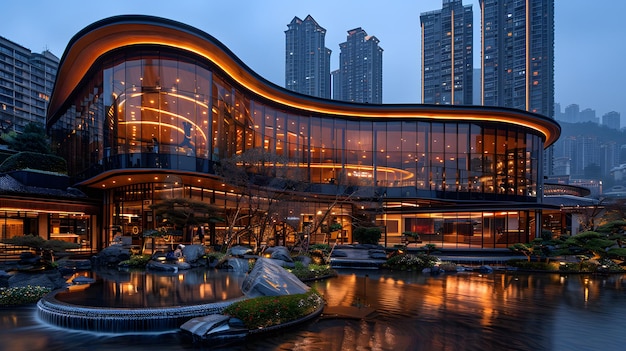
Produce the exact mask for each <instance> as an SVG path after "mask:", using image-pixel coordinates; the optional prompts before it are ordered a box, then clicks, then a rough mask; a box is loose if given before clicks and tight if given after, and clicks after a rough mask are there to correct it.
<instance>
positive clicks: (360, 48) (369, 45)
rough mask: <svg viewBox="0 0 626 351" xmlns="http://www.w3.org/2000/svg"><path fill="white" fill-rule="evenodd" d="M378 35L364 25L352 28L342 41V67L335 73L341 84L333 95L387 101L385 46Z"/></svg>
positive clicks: (338, 98)
mask: <svg viewBox="0 0 626 351" xmlns="http://www.w3.org/2000/svg"><path fill="white" fill-rule="evenodd" d="M379 42H380V41H379V40H378V38H376V37H375V36H370V35H367V33H366V32H365V31H364V30H363V29H362V28H360V27H359V28H355V29H352V30H349V31H348V37H347V39H346V41H345V42H343V43H341V44H339V48H340V50H341V52H340V53H339V69H338V72H336V73H334V74H333V78H334V79H335V80H337V82H336V83H333V85H335V86H338V87H337V88H336V89H335V91H334V93H333V99H335V100H343V101H352V102H364V103H372V104H381V103H382V102H383V49H382V48H381V47H380V46H379V45H378V44H379Z"/></svg>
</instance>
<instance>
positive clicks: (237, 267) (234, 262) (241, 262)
mask: <svg viewBox="0 0 626 351" xmlns="http://www.w3.org/2000/svg"><path fill="white" fill-rule="evenodd" d="M224 265H225V266H226V267H228V269H230V270H232V271H234V272H241V273H247V272H248V270H249V269H250V263H249V262H248V259H246V258H237V257H231V258H229V259H228V260H226V262H225V263H224Z"/></svg>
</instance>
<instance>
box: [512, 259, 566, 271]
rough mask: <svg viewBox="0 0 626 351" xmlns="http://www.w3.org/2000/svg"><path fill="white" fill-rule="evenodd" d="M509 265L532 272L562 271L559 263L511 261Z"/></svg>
mask: <svg viewBox="0 0 626 351" xmlns="http://www.w3.org/2000/svg"><path fill="white" fill-rule="evenodd" d="M507 265H509V266H511V267H516V268H519V269H525V270H530V271H557V270H560V269H561V268H560V266H559V263H558V262H544V261H526V260H509V261H507Z"/></svg>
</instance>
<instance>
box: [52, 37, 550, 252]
mask: <svg viewBox="0 0 626 351" xmlns="http://www.w3.org/2000/svg"><path fill="white" fill-rule="evenodd" d="M93 70H94V71H96V72H97V73H96V74H93V75H92V77H93V78H92V79H91V80H90V81H87V82H86V83H85V84H84V85H82V86H81V90H80V91H79V92H78V94H77V95H75V96H74V99H73V100H72V101H71V104H69V105H68V107H67V110H66V112H65V113H64V114H63V115H62V116H61V117H60V120H59V121H57V122H55V123H54V124H53V125H52V126H51V135H52V139H53V145H54V147H55V148H56V149H57V151H59V154H60V155H61V156H64V157H65V158H66V159H67V161H68V167H69V170H70V174H71V176H72V177H73V178H74V180H76V181H80V180H83V179H88V178H90V177H92V176H94V175H97V174H99V173H101V172H103V171H107V170H118V169H131V168H144V169H145V168H155V169H169V170H176V171H191V172H200V173H205V174H214V164H215V163H216V162H219V161H220V160H222V159H224V158H228V157H231V156H233V155H237V154H241V153H243V152H245V151H246V150H249V149H255V148H257V149H262V150H264V152H267V153H275V154H277V155H281V156H283V157H286V158H288V160H289V165H290V166H291V167H292V169H293V172H294V173H295V172H299V173H304V174H305V176H304V177H303V178H304V179H305V180H306V182H307V183H309V184H310V186H311V187H310V189H312V190H313V191H314V192H319V193H325V194H328V195H333V194H336V193H337V192H338V191H339V190H341V191H344V192H347V193H351V192H354V191H357V190H359V189H361V190H362V189H370V190H371V189H375V190H376V191H374V192H372V191H369V194H378V195H373V196H381V195H384V196H385V197H386V198H387V199H394V198H395V199H398V198H402V199H406V200H407V201H409V202H410V201H413V200H415V199H418V198H421V199H441V200H480V201H482V200H498V201H518V202H536V197H537V196H538V193H537V191H538V189H537V184H538V179H539V177H540V168H539V166H540V165H541V162H540V161H541V151H542V140H541V138H540V137H539V136H538V135H537V134H536V133H535V132H533V131H531V130H529V129H525V128H522V127H517V126H512V125H508V124H504V123H502V124H499V123H491V124H488V123H485V124H476V123H468V122H466V121H446V122H442V121H436V120H431V119H426V118H417V117H416V118H414V119H413V118H407V119H404V120H398V119H394V120H389V119H376V120H375V119H354V118H342V117H340V116H316V115H311V114H301V113H300V112H299V111H296V110H293V111H292V110H288V109H286V108H284V107H281V106H278V105H273V104H271V103H269V102H267V101H265V100H260V99H257V98H256V97H255V96H253V95H251V94H249V93H248V92H247V91H246V90H244V89H241V88H240V87H238V86H237V85H236V84H234V82H231V81H230V79H229V78H228V77H227V76H225V75H223V74H221V73H220V72H219V71H215V70H213V68H212V67H211V66H209V65H208V64H205V63H204V62H203V61H202V60H200V59H197V58H194V57H190V56H188V55H182V54H179V53H177V52H175V51H173V50H172V51H167V50H161V49H159V50H157V49H154V48H151V47H145V48H136V49H133V50H128V51H125V52H124V53H121V52H119V53H112V54H109V55H108V56H107V57H105V58H104V59H102V60H101V61H100V62H99V63H98V65H97V66H96V67H94V69H93ZM98 72H99V73H98ZM157 188H158V187H157V186H156V185H155V187H154V189H152V191H155V195H154V198H155V199H156V200H158V199H159V198H160V197H159V196H158V193H157V192H163V193H165V192H166V191H167V190H168V189H165V187H163V188H158V189H157ZM411 199H413V200H411ZM135 201H140V200H139V199H137V200H135ZM403 201H404V200H403ZM133 206H135V207H139V208H141V207H140V206H139V202H137V204H136V205H133ZM131 207H132V206H131ZM129 208H130V207H129ZM142 211H143V210H142ZM125 214H126V215H128V216H129V217H128V218H131V220H133V219H132V218H138V219H141V220H142V221H145V218H144V217H145V215H143V214H137V215H138V216H139V217H134V212H133V211H130V212H128V211H126V210H119V211H117V210H116V211H111V216H117V217H118V218H117V219H115V220H114V221H113V222H123V220H126V221H128V218H125V219H122V218H121V217H120V216H122V215H125ZM507 216H508V215H507ZM484 217H485V216H484V215H483V216H481V218H484ZM495 217H497V216H495V214H494V218H495ZM517 217H524V216H521V215H519V214H518V215H517ZM111 218H113V217H111ZM507 218H508V217H507ZM470 222H473V220H471V221H470ZM479 222H480V224H481V225H482V226H483V231H482V232H481V233H486V232H485V231H484V228H486V227H487V225H488V228H490V230H491V229H492V228H497V227H498V226H499V225H498V224H497V223H495V222H494V223H493V224H492V223H487V222H485V220H484V219H483V220H481V221H479ZM505 222H506V223H509V222H508V219H507V220H506V221H505ZM142 225H143V224H142ZM446 226H447V228H450V227H455V228H456V227H458V228H463V229H460V232H462V233H465V232H472V233H473V232H474V228H473V226H474V225H473V224H472V230H469V229H468V228H465V227H464V226H463V225H460V224H454V225H452V224H445V221H444V223H443V224H442V227H446ZM131 228H132V227H131ZM433 228H434V227H433ZM494 230H495V229H494ZM444 232H445V230H444ZM457 232H459V230H457ZM487 233H489V234H490V235H491V232H487ZM432 234H436V230H434V229H433V233H432ZM443 235H448V234H443ZM463 235H464V236H466V234H463ZM484 236H485V240H487V234H484ZM464 240H465V239H464ZM489 240H491V239H488V241H489ZM494 242H495V241H494ZM469 244H470V245H473V244H472V243H469Z"/></svg>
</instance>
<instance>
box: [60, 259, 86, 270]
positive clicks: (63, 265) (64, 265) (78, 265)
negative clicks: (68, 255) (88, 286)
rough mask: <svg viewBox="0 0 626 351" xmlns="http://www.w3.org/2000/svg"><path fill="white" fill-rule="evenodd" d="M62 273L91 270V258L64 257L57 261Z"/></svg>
mask: <svg viewBox="0 0 626 351" xmlns="http://www.w3.org/2000/svg"><path fill="white" fill-rule="evenodd" d="M56 264H57V266H58V269H59V271H61V274H71V273H74V272H77V271H89V270H91V261H90V260H70V259H62V260H58V261H56Z"/></svg>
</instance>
